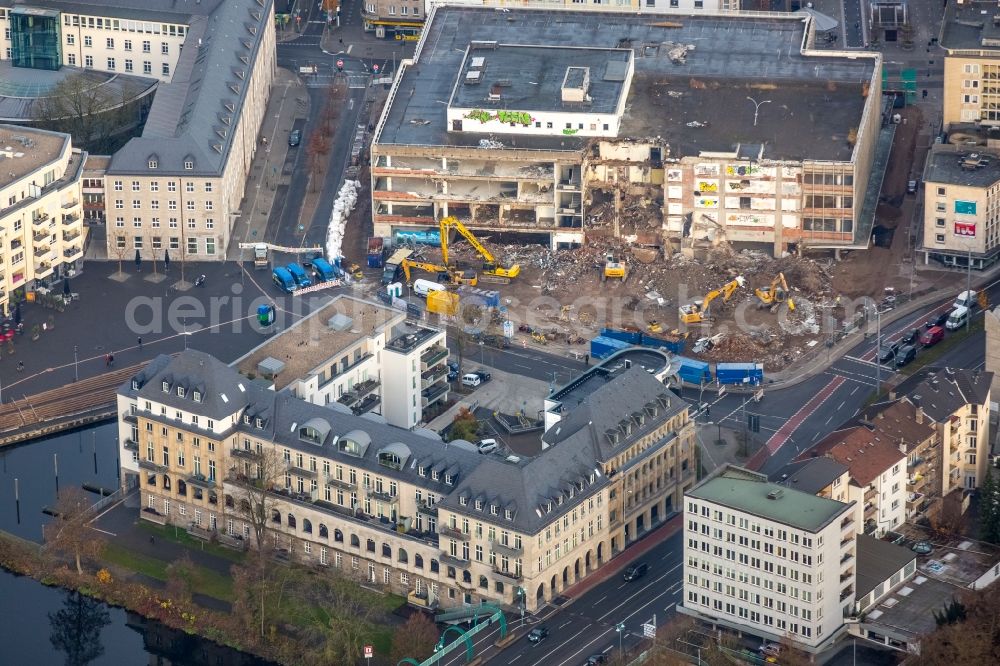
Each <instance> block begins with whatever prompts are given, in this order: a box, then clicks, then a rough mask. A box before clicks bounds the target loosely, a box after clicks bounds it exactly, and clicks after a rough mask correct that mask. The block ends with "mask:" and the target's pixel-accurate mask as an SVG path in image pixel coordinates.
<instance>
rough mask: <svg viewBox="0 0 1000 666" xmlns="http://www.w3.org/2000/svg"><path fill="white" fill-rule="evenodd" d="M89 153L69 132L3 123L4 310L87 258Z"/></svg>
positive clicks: (0, 266)
mask: <svg viewBox="0 0 1000 666" xmlns="http://www.w3.org/2000/svg"><path fill="white" fill-rule="evenodd" d="M85 160H86V153H81V152H80V151H79V150H74V149H73V146H72V140H71V137H70V136H69V135H68V134H61V133H57V132H46V131H43V130H37V129H32V128H27V127H19V126H15V125H0V310H2V311H3V312H4V313H7V312H8V311H9V303H10V300H11V295H12V294H13V293H14V292H15V291H19V292H20V295H21V297H22V298H23V297H24V292H25V291H26V290H27V289H29V288H30V289H35V288H37V287H42V286H44V285H45V284H51V283H52V282H53V281H55V280H56V279H58V278H59V277H62V276H66V275H72V274H73V271H74V270H76V268H77V267H78V265H79V262H81V261H82V260H83V244H84V240H85V238H86V230H85V228H84V226H83V209H82V205H83V204H82V200H83V199H82V196H81V183H82V174H83V163H84V161H85Z"/></svg>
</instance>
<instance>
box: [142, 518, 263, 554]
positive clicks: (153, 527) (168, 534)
mask: <svg viewBox="0 0 1000 666" xmlns="http://www.w3.org/2000/svg"><path fill="white" fill-rule="evenodd" d="M137 524H138V525H139V527H141V528H142V529H144V530H146V531H147V532H149V533H150V534H153V535H154V536H157V537H159V538H161V539H164V540H166V541H173V542H174V543H179V544H181V545H182V546H187V547H189V548H191V549H192V550H201V551H204V552H206V553H211V554H212V555H215V556H216V557H221V558H224V559H227V560H229V561H230V562H236V563H242V562H243V560H244V559H245V558H246V553H244V552H242V551H238V550H233V549H232V548H226V547H225V546H222V545H219V544H217V543H211V542H208V541H204V540H203V539H196V538H195V537H193V536H191V535H190V534H188V533H187V531H185V530H183V529H181V528H175V527H168V526H164V525H157V524H156V523H151V522H149V521H148V520H140V521H137Z"/></svg>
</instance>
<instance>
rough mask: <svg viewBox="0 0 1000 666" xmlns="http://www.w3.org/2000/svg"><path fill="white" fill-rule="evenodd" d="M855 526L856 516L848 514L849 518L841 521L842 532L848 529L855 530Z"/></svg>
mask: <svg viewBox="0 0 1000 666" xmlns="http://www.w3.org/2000/svg"><path fill="white" fill-rule="evenodd" d="M853 526H854V515H853V514H848V516H847V517H846V518H844V519H843V520H842V521H840V529H841V530H846V529H848V528H853Z"/></svg>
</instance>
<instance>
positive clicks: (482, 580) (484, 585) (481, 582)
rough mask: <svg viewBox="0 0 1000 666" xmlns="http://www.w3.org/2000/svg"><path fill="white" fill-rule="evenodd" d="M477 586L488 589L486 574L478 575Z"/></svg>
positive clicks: (488, 582)
mask: <svg viewBox="0 0 1000 666" xmlns="http://www.w3.org/2000/svg"><path fill="white" fill-rule="evenodd" d="M479 587H481V588H482V589H484V590H488V589H490V581H489V579H488V578H486V576H480V577H479Z"/></svg>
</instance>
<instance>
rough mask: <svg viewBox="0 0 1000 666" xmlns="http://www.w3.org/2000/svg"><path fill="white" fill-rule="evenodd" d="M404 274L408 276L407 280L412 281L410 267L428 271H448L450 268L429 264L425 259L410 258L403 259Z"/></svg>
mask: <svg viewBox="0 0 1000 666" xmlns="http://www.w3.org/2000/svg"><path fill="white" fill-rule="evenodd" d="M402 266H403V275H405V276H406V281H407V282H409V281H410V269H411V268H418V269H420V270H422V271H427V272H428V273H447V272H448V269H447V268H446V267H444V266H438V265H437V264H429V263H426V262H423V261H411V260H409V259H403V263H402Z"/></svg>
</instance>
